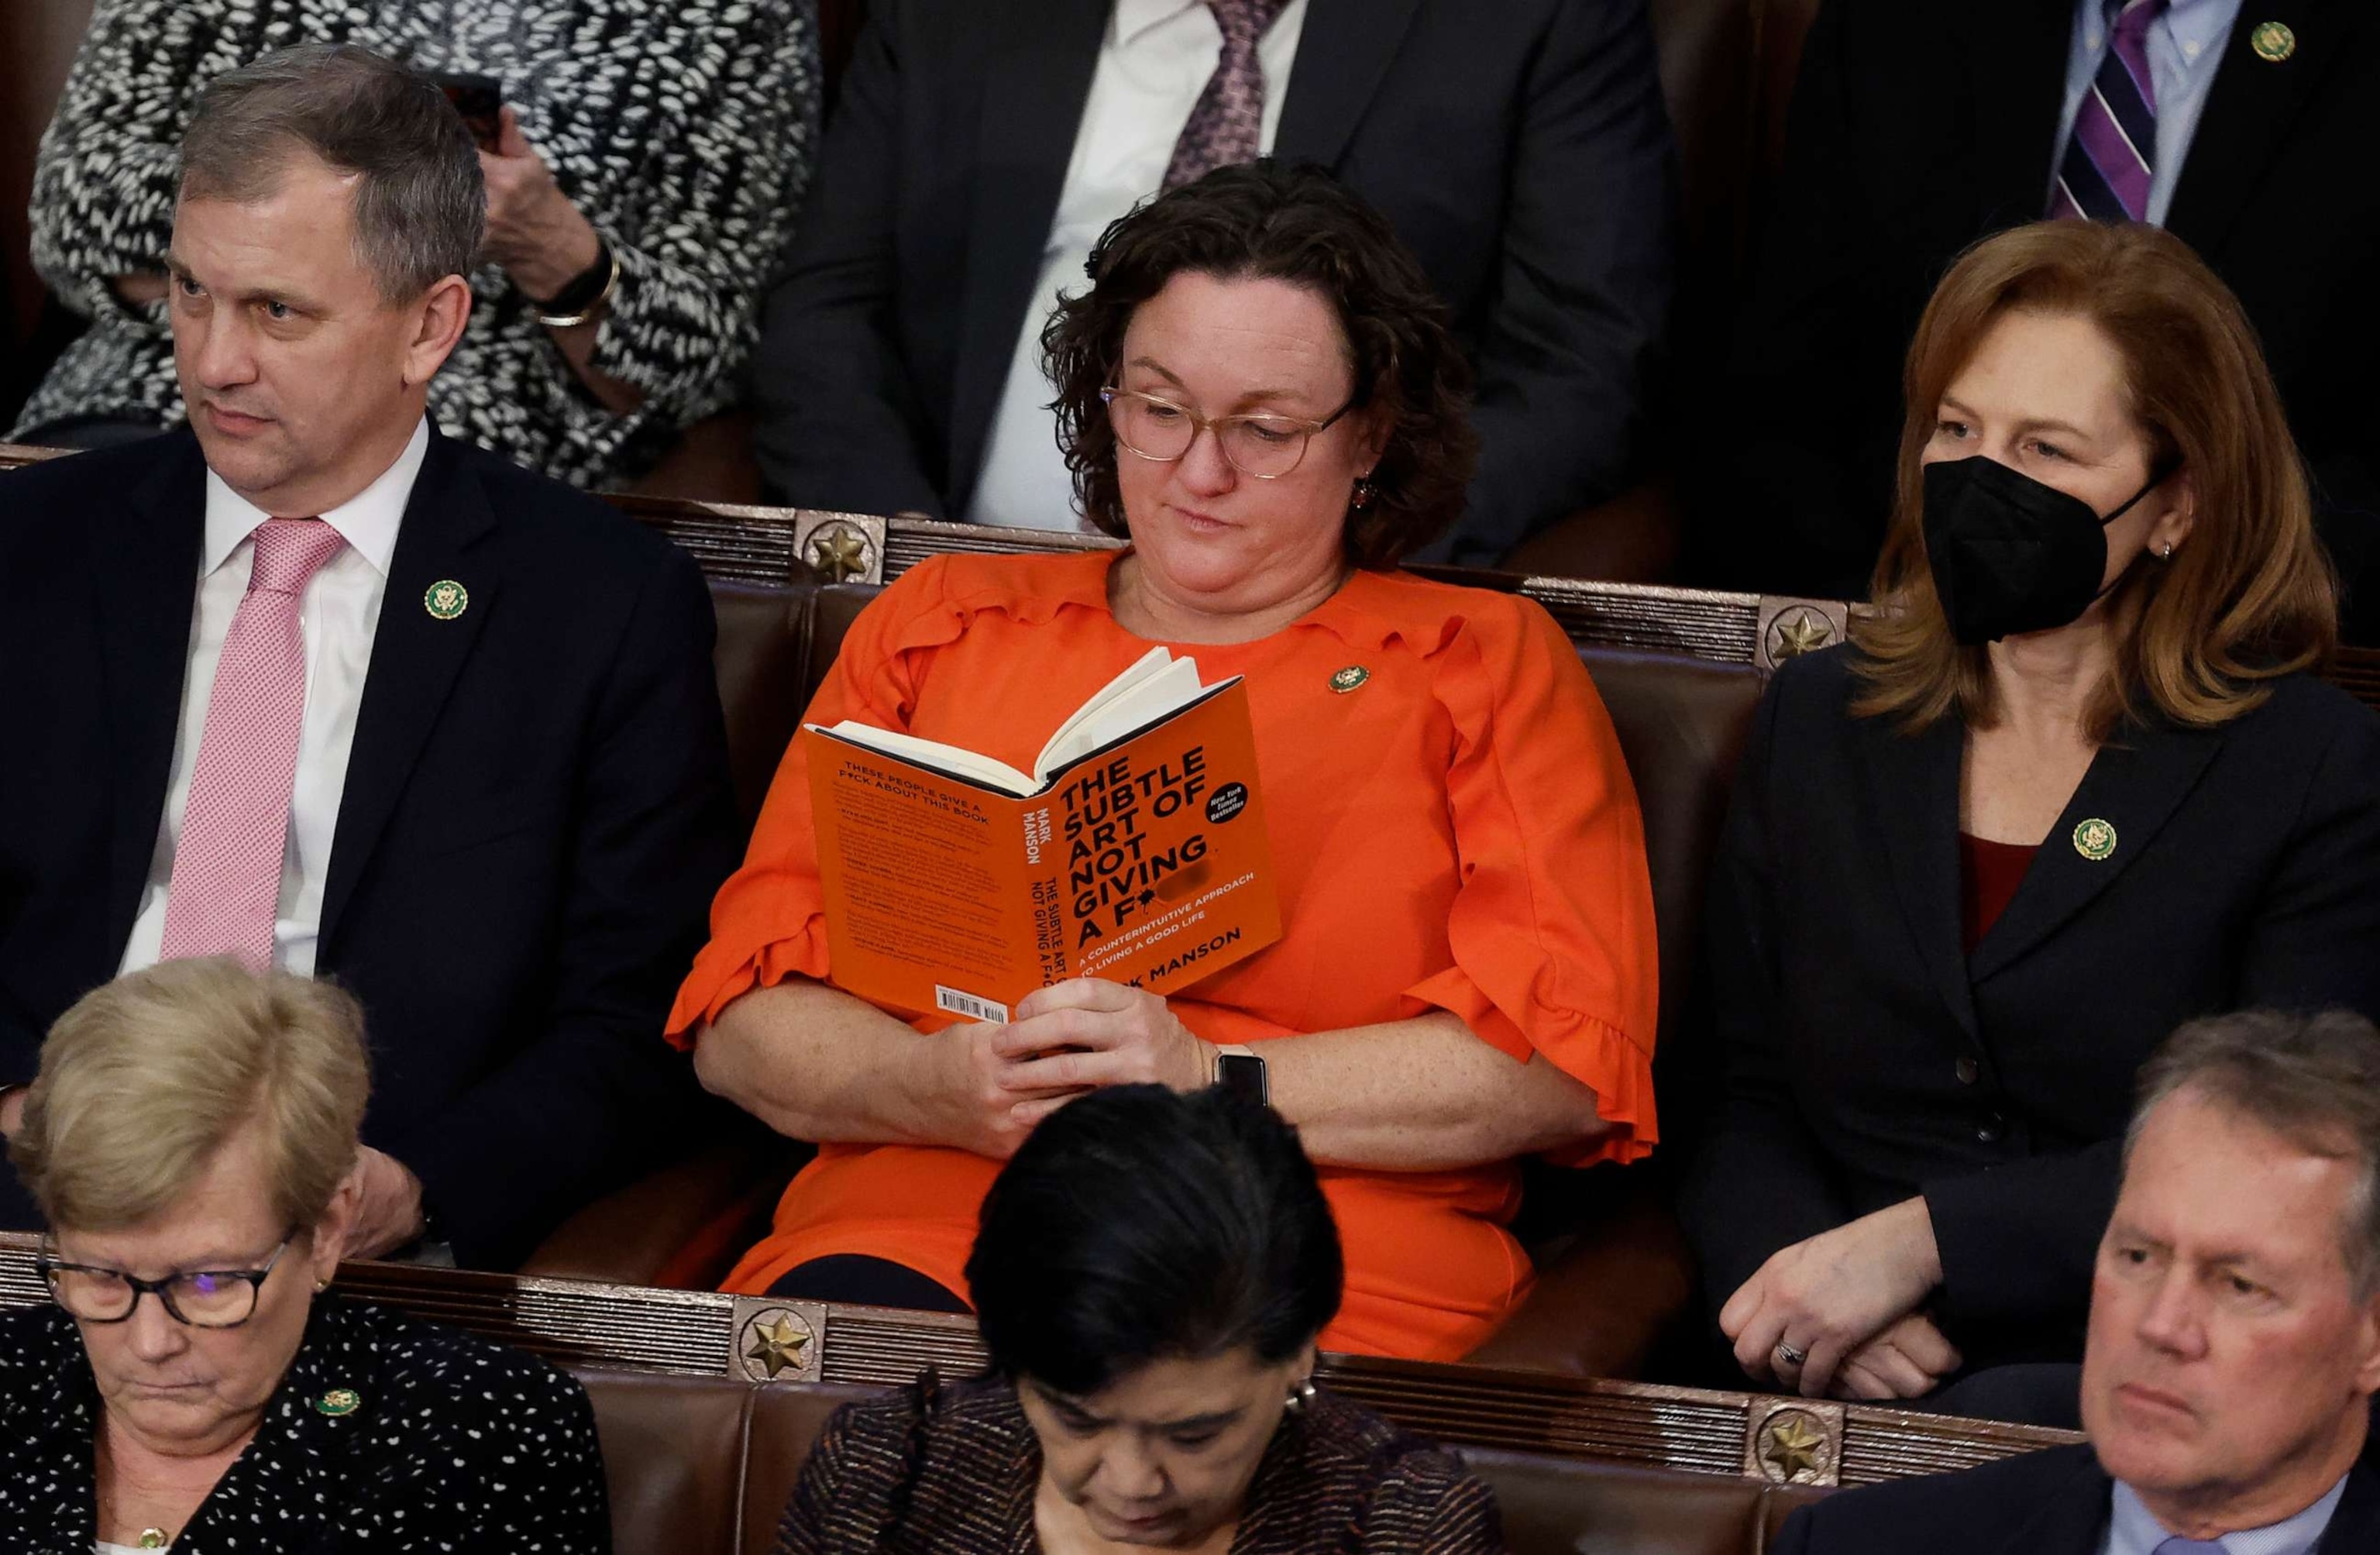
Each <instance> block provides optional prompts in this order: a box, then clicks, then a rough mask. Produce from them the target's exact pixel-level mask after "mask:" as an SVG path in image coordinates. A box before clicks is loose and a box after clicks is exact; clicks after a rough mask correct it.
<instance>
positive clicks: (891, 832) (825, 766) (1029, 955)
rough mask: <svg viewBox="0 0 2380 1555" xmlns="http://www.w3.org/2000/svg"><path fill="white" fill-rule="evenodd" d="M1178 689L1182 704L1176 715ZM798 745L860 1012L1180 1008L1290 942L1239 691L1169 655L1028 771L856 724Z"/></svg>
mask: <svg viewBox="0 0 2380 1555" xmlns="http://www.w3.org/2000/svg"><path fill="white" fill-rule="evenodd" d="M1152 665H1154V666H1155V669H1154V670H1153V671H1152V670H1151V669H1150V666H1152ZM1184 670H1186V671H1187V672H1188V674H1187V676H1186V677H1184V675H1183V674H1181V672H1182V671H1184ZM1136 674H1137V675H1141V677H1142V679H1141V681H1140V683H1139V686H1138V687H1136V688H1135V687H1134V686H1126V688H1125V690H1124V692H1123V693H1122V694H1121V695H1119V696H1118V697H1117V698H1116V705H1115V706H1113V707H1111V708H1110V709H1108V710H1107V711H1106V713H1105V714H1104V715H1103V716H1102V715H1098V714H1094V715H1093V716H1089V717H1087V716H1086V714H1087V713H1091V712H1093V710H1094V709H1096V708H1097V705H1098V704H1099V701H1100V699H1101V698H1108V697H1110V696H1111V693H1115V692H1116V688H1117V686H1124V685H1125V682H1126V681H1127V680H1128V679H1129V678H1130V677H1133V676H1135V675H1136ZM1158 675H1161V676H1170V679H1171V685H1170V687H1159V686H1153V685H1152V679H1151V677H1152V676H1158ZM1169 689H1170V691H1171V692H1172V693H1173V694H1175V695H1177V696H1178V695H1180V694H1182V693H1185V692H1186V693H1189V694H1190V695H1189V697H1188V699H1187V700H1186V701H1176V702H1174V703H1173V704H1172V705H1171V706H1165V705H1163V704H1164V703H1165V700H1166V694H1167V691H1168V690H1169ZM1135 696H1138V697H1140V700H1139V701H1138V702H1137V703H1135V701H1134V700H1133V699H1134V697H1135ZM1152 703H1154V704H1157V706H1158V711H1156V713H1155V715H1154V716H1139V715H1145V714H1149V713H1150V711H1151V705H1152ZM1103 719H1104V721H1103ZM1119 722H1122V723H1128V724H1129V725H1130V726H1129V727H1128V728H1126V729H1124V730H1123V732H1118V730H1117V724H1118V723H1119ZM798 737H799V738H802V739H807V740H810V741H812V742H813V743H812V745H811V747H810V750H809V757H808V766H809V778H810V793H811V801H812V808H813V812H814V814H815V816H816V825H817V830H818V844H819V873H820V879H821V880H822V881H823V883H824V887H825V894H826V918H827V942H828V951H829V954H830V956H831V959H832V980H833V982H834V984H835V986H837V987H839V988H842V989H844V990H847V991H849V992H852V993H856V994H858V995H859V996H860V997H862V998H864V999H868V1000H871V1001H873V1002H876V1003H879V1004H881V1005H884V1006H886V1007H888V1008H892V1009H896V1010H904V1011H907V1012H910V1013H912V1014H924V1013H927V1012H929V1011H941V1012H943V1013H946V1014H954V1015H959V1016H963V1017H965V1018H968V1019H973V1020H985V1021H1006V1020H1007V1019H1009V1017H1010V1012H1011V1011H1012V1010H1013V1009H1014V1006H1015V1004H1016V1002H1018V1001H1019V1000H1021V999H1023V998H1024V997H1025V996H1026V994H1027V993H1030V992H1031V991H1033V990H1035V989H1037V988H1041V987H1045V986H1047V985H1049V984H1050V983H1055V982H1062V981H1064V980H1065V979H1067V978H1108V979H1110V980H1111V981H1114V982H1120V983H1125V984H1129V985H1131V986H1134V987H1137V988H1144V989H1147V990H1149V991H1150V992H1152V993H1159V994H1166V993H1172V992H1173V991H1175V990H1179V989H1182V988H1185V987H1187V986H1189V985H1190V984H1192V983H1194V982H1196V981H1197V980H1198V979H1199V978H1204V977H1207V976H1208V975H1210V974H1212V973H1214V972H1218V971H1220V970H1221V969H1222V968H1223V967H1225V966H1230V965H1231V964H1232V963H1233V962H1235V961H1237V960H1239V959H1241V958H1242V957H1244V956H1246V955H1251V954H1255V953H1256V952H1257V951H1259V950H1262V949H1263V948H1264V947H1265V946H1267V945H1269V944H1271V943H1272V942H1274V941H1275V940H1277V939H1279V938H1280V937H1281V911H1280V905H1279V902H1278V899H1277V897H1276V894H1275V890H1274V884H1273V876H1272V849H1271V845H1270V843H1269V838H1268V836H1267V834H1266V831H1265V815H1264V798H1263V790H1262V786H1261V785H1260V784H1258V783H1257V760H1256V735H1255V730H1254V727H1253V725H1252V724H1251V723H1250V721H1249V717H1248V699H1247V689H1246V687H1245V686H1243V685H1242V684H1241V683H1240V682H1239V681H1238V679H1236V678H1233V679H1231V680H1226V681H1223V682H1221V683H1220V684H1218V685H1216V686H1198V684H1197V681H1196V664H1195V663H1194V662H1191V661H1189V660H1186V659H1184V660H1173V659H1171V657H1170V655H1166V654H1165V652H1164V650H1156V651H1154V652H1152V653H1151V654H1150V655H1149V656H1148V657H1147V659H1144V660H1143V661H1142V662H1141V663H1140V664H1139V665H1136V666H1135V668H1134V669H1133V670H1130V671H1127V672H1125V675H1124V676H1120V677H1118V682H1117V683H1116V685H1115V686H1110V687H1109V688H1108V689H1107V690H1105V691H1102V692H1101V693H1100V694H1099V697H1097V698H1094V699H1092V701H1091V702H1090V703H1087V704H1085V710H1083V711H1078V712H1077V714H1076V715H1075V717H1074V718H1072V719H1069V720H1068V721H1067V723H1066V724H1065V725H1063V726H1062V728H1061V730H1060V732H1059V735H1055V736H1053V737H1052V741H1051V746H1050V747H1048V748H1046V749H1045V752H1044V758H1045V759H1044V761H1043V762H1041V763H1037V768H1036V771H1034V772H1032V773H1026V772H1021V771H1016V770H1014V769H1012V768H1007V767H1004V766H1002V765H1001V764H1000V763H997V762H993V761H990V760H989V759H985V758H981V757H977V756H972V755H971V754H970V753H968V752H965V751H961V750H958V749H956V748H955V747H947V746H935V745H932V744H930V742H927V741H923V740H916V739H913V738H911V737H909V736H906V735H894V734H890V733H888V732H886V731H881V730H873V729H869V728H868V727H866V726H864V725H856V724H852V723H843V724H838V725H836V726H835V727H834V728H832V729H825V728H820V726H818V725H816V724H811V725H807V726H805V728H804V729H803V731H802V733H801V735H799V736H798ZM1085 747H1087V748H1085Z"/></svg>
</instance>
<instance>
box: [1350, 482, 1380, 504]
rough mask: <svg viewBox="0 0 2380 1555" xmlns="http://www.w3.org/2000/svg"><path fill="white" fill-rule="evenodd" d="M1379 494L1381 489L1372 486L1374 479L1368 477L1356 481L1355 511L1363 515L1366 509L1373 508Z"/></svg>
mask: <svg viewBox="0 0 2380 1555" xmlns="http://www.w3.org/2000/svg"><path fill="white" fill-rule="evenodd" d="M1379 492H1380V489H1379V488H1378V486H1375V485H1373V484H1372V478H1371V477H1370V476H1368V475H1366V476H1362V477H1359V478H1358V479H1357V480H1356V481H1355V496H1354V507H1355V511H1356V512H1358V513H1361V512H1363V511H1364V509H1366V508H1367V507H1369V506H1371V505H1372V499H1373V498H1374V497H1376V496H1378V495H1379Z"/></svg>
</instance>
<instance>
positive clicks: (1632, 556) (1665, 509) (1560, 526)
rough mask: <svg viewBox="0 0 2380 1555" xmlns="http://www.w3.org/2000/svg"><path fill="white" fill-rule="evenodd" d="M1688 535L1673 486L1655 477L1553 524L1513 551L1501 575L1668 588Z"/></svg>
mask: <svg viewBox="0 0 2380 1555" xmlns="http://www.w3.org/2000/svg"><path fill="white" fill-rule="evenodd" d="M1684 533H1685V520H1684V517H1683V515H1682V510H1681V509H1680V507H1679V505H1678V494H1677V490H1676V488H1675V485H1674V484H1673V483H1672V482H1671V481H1670V480H1669V479H1668V478H1667V477H1657V478H1656V479H1654V480H1646V481H1645V482H1643V483H1641V484H1639V485H1636V486H1632V487H1630V488H1629V489H1628V490H1627V491H1625V492H1621V493H1620V494H1619V495H1618V496H1616V497H1614V498H1612V499H1611V500H1610V501H1609V502H1607V503H1598V504H1596V505H1595V506H1593V507H1585V508H1581V509H1580V510H1579V511H1577V512H1576V513H1573V514H1571V515H1570V516H1567V517H1563V518H1557V519H1555V520H1554V521H1553V522H1552V523H1550V524H1548V525H1547V526H1546V527H1545V528H1542V529H1539V530H1538V531H1537V532H1536V533H1535V534H1533V535H1531V536H1530V537H1529V538H1528V539H1526V540H1524V541H1521V543H1520V544H1518V545H1516V546H1514V547H1513V548H1512V554H1511V555H1509V556H1507V557H1505V558H1504V560H1503V561H1502V562H1500V563H1499V564H1498V570H1499V571H1502V572H1517V573H1521V574H1524V576H1527V577H1593V578H1600V579H1603V580H1605V581H1607V582H1612V583H1666V582H1668V581H1669V580H1670V577H1671V576H1672V575H1673V574H1674V573H1675V572H1676V571H1677V566H1678V552H1679V549H1680V547H1681V546H1682V543H1683V536H1684Z"/></svg>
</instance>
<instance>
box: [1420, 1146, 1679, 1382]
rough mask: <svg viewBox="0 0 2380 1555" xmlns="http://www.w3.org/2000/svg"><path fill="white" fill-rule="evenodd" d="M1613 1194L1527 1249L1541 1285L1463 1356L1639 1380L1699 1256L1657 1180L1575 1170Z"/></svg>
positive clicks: (1671, 1322) (1672, 1320)
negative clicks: (1580, 1218)
mask: <svg viewBox="0 0 2380 1555" xmlns="http://www.w3.org/2000/svg"><path fill="white" fill-rule="evenodd" d="M1577 1175H1579V1176H1581V1177H1583V1178H1585V1182H1586V1184H1587V1185H1588V1187H1591V1188H1596V1189H1601V1190H1603V1192H1604V1194H1605V1195H1608V1199H1607V1202H1606V1203H1604V1204H1603V1205H1601V1206H1598V1207H1597V1209H1595V1210H1593V1211H1592V1212H1591V1214H1590V1218H1589V1219H1587V1220H1585V1221H1583V1222H1580V1223H1575V1224H1573V1225H1572V1226H1570V1227H1568V1228H1565V1229H1562V1230H1560V1231H1558V1232H1556V1233H1552V1234H1550V1235H1548V1236H1546V1237H1544V1238H1543V1239H1541V1240H1537V1241H1535V1242H1533V1243H1532V1244H1531V1245H1530V1248H1529V1254H1530V1257H1532V1258H1534V1259H1536V1264H1537V1283H1536V1289H1535V1290H1533V1291H1531V1292H1530V1293H1529V1297H1528V1299H1527V1300H1526V1301H1524V1302H1523V1303H1522V1304H1521V1307H1520V1310H1519V1311H1517V1312H1515V1313H1513V1314H1512V1319H1511V1320H1510V1321H1509V1322H1507V1323H1506V1324H1505V1325H1504V1326H1503V1327H1502V1328H1501V1329H1500V1330H1497V1331H1496V1335H1495V1337H1494V1338H1492V1339H1490V1340H1488V1342H1487V1343H1486V1344H1483V1345H1481V1346H1480V1347H1479V1348H1478V1349H1477V1350H1475V1351H1473V1352H1472V1353H1471V1355H1468V1356H1466V1357H1464V1358H1465V1359H1466V1360H1468V1361H1470V1362H1472V1363H1473V1364H1475V1365H1478V1366H1496V1367H1512V1368H1515V1369H1519V1370H1524V1371H1549V1372H1555V1373H1558V1374H1560V1375H1561V1376H1565V1377H1606V1378H1616V1379H1635V1378H1638V1377H1641V1376H1642V1375H1643V1374H1644V1369H1645V1363H1646V1362H1647V1360H1649V1359H1650V1358H1651V1357H1652V1355H1653V1354H1654V1352H1655V1350H1656V1348H1657V1346H1658V1345H1659V1343H1660V1342H1661V1341H1662V1339H1663V1338H1664V1337H1665V1336H1666V1335H1667V1334H1668V1333H1669V1332H1670V1330H1671V1329H1673V1328H1674V1326H1675V1325H1676V1324H1677V1323H1679V1322H1680V1321H1681V1320H1682V1319H1683V1318H1685V1317H1686V1316H1687V1313H1688V1310H1689V1306H1690V1304H1691V1303H1692V1300H1693V1296H1694V1258H1693V1255H1692V1253H1691V1252H1690V1251H1689V1250H1688V1248H1687V1246H1686V1238H1685V1233H1684V1231H1683V1230H1682V1229H1681V1228H1680V1226H1679V1224H1678V1218H1677V1215H1676V1214H1675V1212H1674V1211H1672V1210H1671V1209H1670V1206H1669V1203H1668V1200H1667V1197H1666V1196H1665V1195H1664V1194H1663V1193H1662V1192H1661V1191H1660V1184H1658V1182H1657V1181H1656V1180H1654V1179H1653V1178H1651V1177H1649V1176H1647V1175H1645V1174H1644V1173H1642V1172H1639V1171H1636V1170H1633V1169H1632V1170H1630V1171H1626V1172H1618V1171H1613V1170H1611V1169H1609V1168H1606V1169H1603V1170H1599V1171H1594V1172H1583V1173H1578V1174H1577Z"/></svg>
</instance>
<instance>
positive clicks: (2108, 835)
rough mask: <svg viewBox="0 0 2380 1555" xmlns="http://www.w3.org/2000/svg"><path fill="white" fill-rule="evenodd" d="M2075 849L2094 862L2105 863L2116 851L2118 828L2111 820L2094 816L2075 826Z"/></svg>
mask: <svg viewBox="0 0 2380 1555" xmlns="http://www.w3.org/2000/svg"><path fill="white" fill-rule="evenodd" d="M2074 851H2075V852H2077V853H2079V854H2081V855H2082V856H2083V857H2085V858H2087V859H2089V860H2090V861H2091V862H2092V863H2094V864H2099V863H2104V862H2105V861H2107V859H2108V858H2110V857H2113V856H2114V855H2115V852H2116V828H2115V826H2114V824H2113V823H2111V822H2109V821H2105V820H2100V819H2099V818H2098V817H2096V816H2093V817H2092V818H2091V819H2090V820H2086V821H2084V822H2083V824H2081V825H2080V826H2077V827H2076V828H2074Z"/></svg>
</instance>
